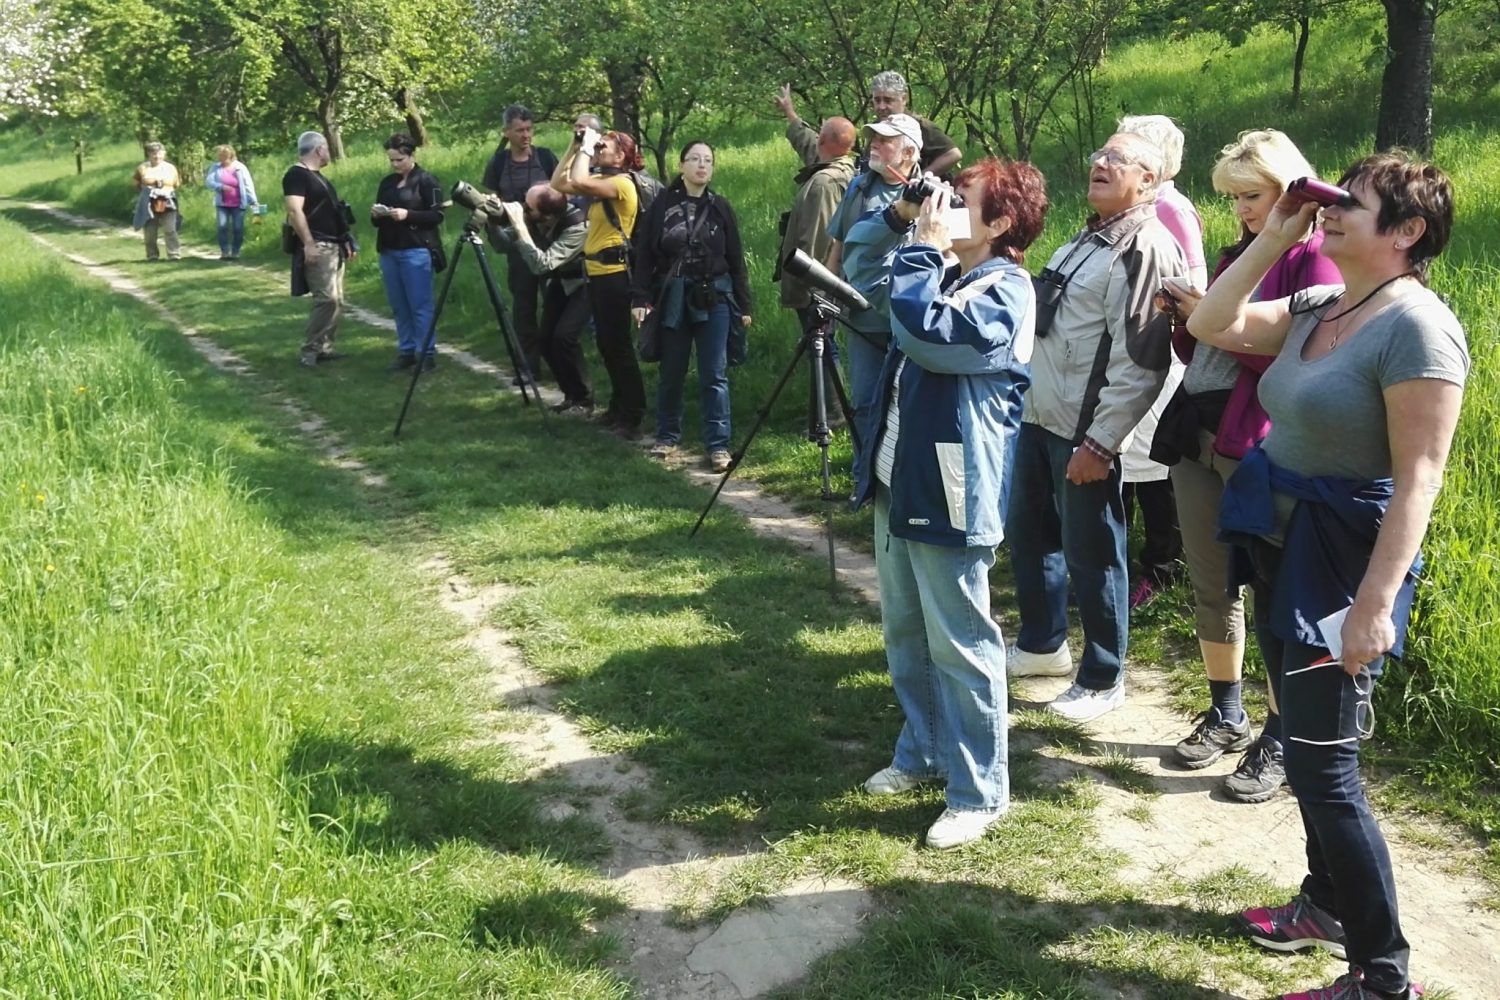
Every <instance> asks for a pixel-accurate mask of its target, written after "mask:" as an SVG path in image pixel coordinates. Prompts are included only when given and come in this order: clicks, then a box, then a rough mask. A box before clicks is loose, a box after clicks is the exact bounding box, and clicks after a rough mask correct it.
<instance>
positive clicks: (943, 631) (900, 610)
mask: <svg viewBox="0 0 1500 1000" xmlns="http://www.w3.org/2000/svg"><path fill="white" fill-rule="evenodd" d="M890 515H891V495H890V492H889V491H888V490H887V489H886V488H885V487H884V486H881V487H879V488H878V490H877V491H876V494H875V566H876V570H877V572H878V574H879V577H880V619H881V628H882V629H883V631H884V634H885V657H886V663H887V664H888V665H889V667H890V671H891V685H892V687H894V688H895V690H896V699H897V700H898V701H899V702H900V703H901V710H902V712H904V713H905V715H906V723H905V725H903V726H902V727H901V735H900V736H899V737H898V738H897V740H896V752H895V754H894V756H893V757H892V758H891V766H892V767H894V768H895V769H896V770H898V771H902V772H905V773H907V774H912V775H917V776H919V777H942V778H945V779H946V780H947V782H948V792H947V799H948V806H949V808H951V809H960V810H964V811H968V812H999V811H1002V810H1004V809H1006V808H1007V807H1008V806H1009V805H1010V766H1009V763H1008V760H1007V757H1006V753H1007V748H1006V742H1007V741H1006V728H1005V726H1006V722H1005V643H1004V640H1003V639H1002V638H1001V635H1000V626H999V625H996V624H995V621H994V619H992V618H991V617H990V567H991V566H993V565H994V564H995V550H994V549H993V548H979V547H969V548H953V547H949V546H944V545H927V544H925V543H922V542H912V541H907V540H906V539H902V538H897V537H895V536H894V535H892V534H891V533H890Z"/></svg>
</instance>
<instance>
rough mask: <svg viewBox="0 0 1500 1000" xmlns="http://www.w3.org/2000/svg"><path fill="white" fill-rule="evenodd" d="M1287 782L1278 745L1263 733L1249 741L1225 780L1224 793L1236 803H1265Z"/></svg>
mask: <svg viewBox="0 0 1500 1000" xmlns="http://www.w3.org/2000/svg"><path fill="white" fill-rule="evenodd" d="M1284 784H1286V765H1285V764H1283V763H1282V758H1281V744H1280V743H1278V742H1276V741H1275V740H1272V739H1267V738H1266V737H1264V736H1262V737H1261V738H1260V739H1258V740H1256V741H1255V742H1254V743H1252V744H1250V749H1249V750H1246V751H1245V756H1244V757H1243V758H1241V760H1240V766H1239V767H1237V768H1235V769H1234V773H1233V774H1231V775H1230V776H1229V777H1227V778H1225V779H1224V794H1225V795H1228V796H1229V797H1230V798H1231V799H1234V800H1235V801H1236V802H1265V801H1266V800H1267V799H1269V798H1270V797H1271V796H1273V795H1275V794H1276V793H1277V792H1279V791H1280V790H1281V786H1282V785H1284Z"/></svg>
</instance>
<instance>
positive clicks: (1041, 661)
mask: <svg viewBox="0 0 1500 1000" xmlns="http://www.w3.org/2000/svg"><path fill="white" fill-rule="evenodd" d="M1072 672H1073V654H1072V652H1071V651H1070V650H1069V649H1068V644H1067V643H1066V642H1065V643H1063V644H1062V645H1061V646H1058V647H1057V648H1056V649H1054V650H1053V651H1052V652H1050V653H1028V652H1027V651H1026V650H1024V649H1022V648H1021V647H1020V646H1006V647H1005V675H1006V676H1007V677H1066V676H1068V675H1069V674H1071V673H1072Z"/></svg>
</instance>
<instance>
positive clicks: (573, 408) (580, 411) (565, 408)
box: [552, 399, 594, 417]
mask: <svg viewBox="0 0 1500 1000" xmlns="http://www.w3.org/2000/svg"><path fill="white" fill-rule="evenodd" d="M552 412H553V413H566V414H568V415H569V416H573V417H587V416H590V415H592V414H593V412H594V404H593V401H591V400H587V399H565V400H563V401H562V402H561V403H553V404H552Z"/></svg>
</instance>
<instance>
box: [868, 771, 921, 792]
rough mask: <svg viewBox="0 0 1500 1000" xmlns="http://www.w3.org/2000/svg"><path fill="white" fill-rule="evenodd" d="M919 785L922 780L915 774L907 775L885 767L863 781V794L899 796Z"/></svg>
mask: <svg viewBox="0 0 1500 1000" xmlns="http://www.w3.org/2000/svg"><path fill="white" fill-rule="evenodd" d="M921 785H922V779H921V778H919V777H917V776H916V775H915V774H907V773H906V772H905V771H898V770H896V769H895V768H894V767H885V768H881V769H880V770H879V771H876V772H875V773H874V774H872V775H870V777H869V779H868V780H866V781H865V794H867V795H900V794H901V793H902V792H909V791H911V790H912V789H913V788H919V787H921Z"/></svg>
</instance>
